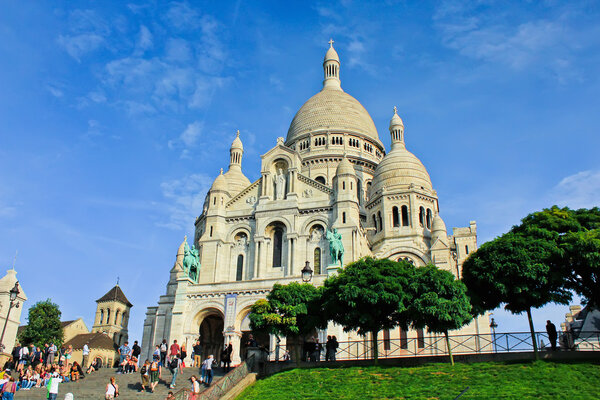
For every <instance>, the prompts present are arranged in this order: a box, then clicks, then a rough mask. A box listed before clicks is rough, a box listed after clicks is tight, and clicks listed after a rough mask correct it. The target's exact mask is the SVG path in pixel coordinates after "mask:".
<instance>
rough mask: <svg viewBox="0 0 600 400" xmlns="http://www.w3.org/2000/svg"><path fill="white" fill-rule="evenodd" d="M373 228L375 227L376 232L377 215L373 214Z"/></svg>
mask: <svg viewBox="0 0 600 400" xmlns="http://www.w3.org/2000/svg"><path fill="white" fill-rule="evenodd" d="M373 228H375V232H377V217H376V216H375V214H373Z"/></svg>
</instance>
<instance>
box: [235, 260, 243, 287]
mask: <svg viewBox="0 0 600 400" xmlns="http://www.w3.org/2000/svg"><path fill="white" fill-rule="evenodd" d="M243 272H244V256H243V255H242V254H240V255H239V256H238V258H237V268H236V270H235V280H236V281H241V280H242V273H243Z"/></svg>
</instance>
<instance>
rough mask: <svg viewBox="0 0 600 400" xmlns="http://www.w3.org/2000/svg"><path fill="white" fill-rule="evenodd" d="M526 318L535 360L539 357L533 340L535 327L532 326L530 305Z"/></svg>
mask: <svg viewBox="0 0 600 400" xmlns="http://www.w3.org/2000/svg"><path fill="white" fill-rule="evenodd" d="M527 319H528V320H529V331H530V332H531V343H533V354H534V356H535V359H536V360H539V359H540V355H539V354H538V348H537V340H535V329H534V328H533V319H532V318H531V307H529V308H528V309H527Z"/></svg>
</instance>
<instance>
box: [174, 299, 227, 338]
mask: <svg viewBox="0 0 600 400" xmlns="http://www.w3.org/2000/svg"><path fill="white" fill-rule="evenodd" d="M211 314H212V315H219V316H221V318H225V309H224V306H223V303H222V302H218V301H216V300H210V301H207V302H203V303H202V304H201V305H199V306H198V307H197V311H196V312H192V313H190V314H188V317H187V319H186V321H185V325H184V327H185V329H184V334H193V335H196V334H197V333H198V327H199V326H200V324H201V323H202V321H203V320H204V318H206V317H207V316H209V315H211Z"/></svg>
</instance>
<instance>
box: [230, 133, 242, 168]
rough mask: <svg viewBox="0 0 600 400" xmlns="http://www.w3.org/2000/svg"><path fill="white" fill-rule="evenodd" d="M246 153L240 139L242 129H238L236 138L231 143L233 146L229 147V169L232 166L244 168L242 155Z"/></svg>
mask: <svg viewBox="0 0 600 400" xmlns="http://www.w3.org/2000/svg"><path fill="white" fill-rule="evenodd" d="M243 154H244V146H243V145H242V140H241V139H240V131H239V130H238V131H237V132H236V134H235V139H233V143H231V148H230V149H229V155H230V157H229V169H231V168H232V167H235V168H242V155H243Z"/></svg>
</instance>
